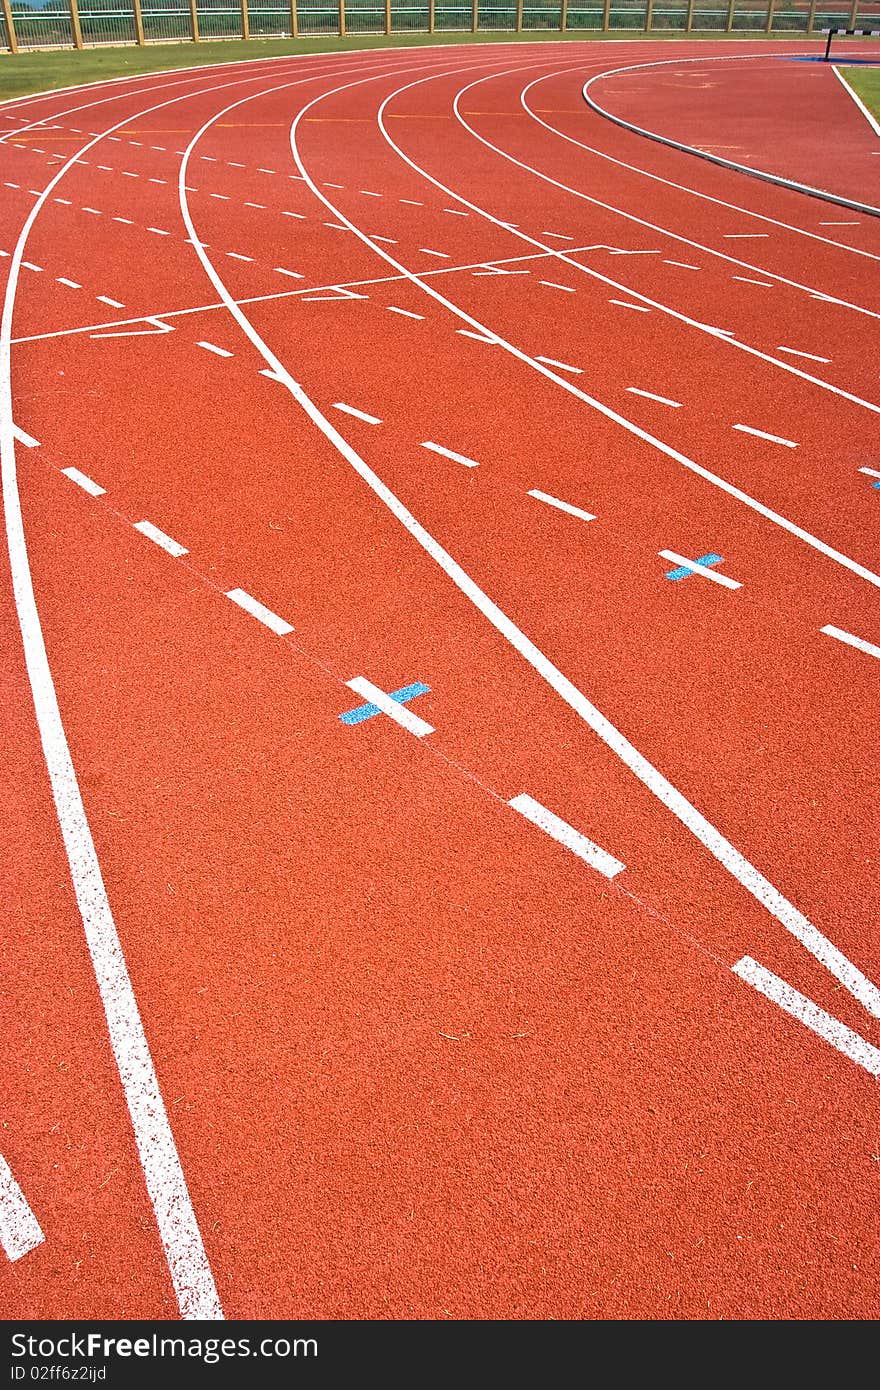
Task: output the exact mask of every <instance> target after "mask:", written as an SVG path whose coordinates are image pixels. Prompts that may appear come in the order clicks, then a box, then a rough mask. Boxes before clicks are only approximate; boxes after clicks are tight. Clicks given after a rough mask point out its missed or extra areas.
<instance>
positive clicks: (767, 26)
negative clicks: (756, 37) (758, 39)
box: [764, 0, 776, 34]
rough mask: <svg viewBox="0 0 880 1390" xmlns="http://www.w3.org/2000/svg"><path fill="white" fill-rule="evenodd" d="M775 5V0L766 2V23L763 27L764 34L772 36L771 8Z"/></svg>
mask: <svg viewBox="0 0 880 1390" xmlns="http://www.w3.org/2000/svg"><path fill="white" fill-rule="evenodd" d="M775 3H776V0H767V23H766V24H765V25H764V33H765V34H772V32H773V6H774V5H775Z"/></svg>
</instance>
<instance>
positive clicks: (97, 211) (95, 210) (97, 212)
mask: <svg viewBox="0 0 880 1390" xmlns="http://www.w3.org/2000/svg"><path fill="white" fill-rule="evenodd" d="M83 212H90V213H91V214H92V216H93V217H100V216H101V215H102V214H101V209H100V208H83Z"/></svg>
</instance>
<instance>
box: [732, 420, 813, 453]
mask: <svg viewBox="0 0 880 1390" xmlns="http://www.w3.org/2000/svg"><path fill="white" fill-rule="evenodd" d="M733 428H734V429H735V430H739V432H740V433H741V434H753V435H755V436H756V438H758V439H768V440H769V441H770V443H771V444H784V445H785V447H786V449H796V448H797V444H796V443H795V441H794V440H793V439H783V438H782V436H781V435H779V434H766V433H765V432H764V430H755V429H752V427H751V425H734V426H733Z"/></svg>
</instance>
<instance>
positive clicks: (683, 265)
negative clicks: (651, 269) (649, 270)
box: [663, 261, 703, 270]
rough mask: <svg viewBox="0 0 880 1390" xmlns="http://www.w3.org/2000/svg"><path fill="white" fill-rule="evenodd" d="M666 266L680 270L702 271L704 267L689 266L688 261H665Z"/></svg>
mask: <svg viewBox="0 0 880 1390" xmlns="http://www.w3.org/2000/svg"><path fill="white" fill-rule="evenodd" d="M663 264H664V265H674V266H677V267H678V269H679V270H702V268H703V267H702V266H699V265H688V263H687V261H664V262H663Z"/></svg>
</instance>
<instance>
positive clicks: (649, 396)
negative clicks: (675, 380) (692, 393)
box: [626, 386, 681, 410]
mask: <svg viewBox="0 0 880 1390" xmlns="http://www.w3.org/2000/svg"><path fill="white" fill-rule="evenodd" d="M626 389H627V391H629V393H630V395H632V396H644V397H645V399H646V400H649V401H659V402H660V404H661V405H671V406H672V408H673V410H681V401H671V400H670V399H669V397H668V396H655V395H654V392H653V391H642V390H641V388H640V387H638V386H627V388H626Z"/></svg>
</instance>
